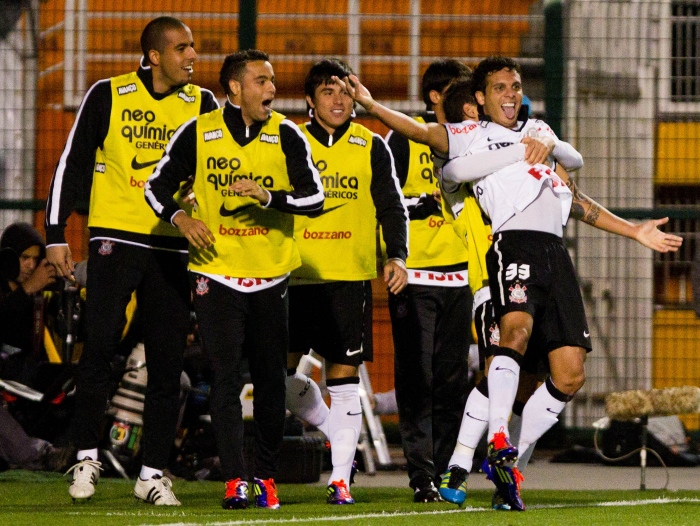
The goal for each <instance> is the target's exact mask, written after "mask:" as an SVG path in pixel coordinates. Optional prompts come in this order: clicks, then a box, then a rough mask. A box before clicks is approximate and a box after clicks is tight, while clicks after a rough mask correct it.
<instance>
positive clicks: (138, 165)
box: [131, 155, 160, 170]
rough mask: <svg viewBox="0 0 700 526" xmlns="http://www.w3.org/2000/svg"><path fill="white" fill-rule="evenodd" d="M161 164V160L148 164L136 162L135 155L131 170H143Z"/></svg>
mask: <svg viewBox="0 0 700 526" xmlns="http://www.w3.org/2000/svg"><path fill="white" fill-rule="evenodd" d="M159 162H160V159H158V160H156V161H148V162H146V163H140V162H138V161H137V160H136V156H135V155H134V158H133V159H131V169H132V170H143V169H144V168H148V167H149V166H153V165H154V164H158V163H159Z"/></svg>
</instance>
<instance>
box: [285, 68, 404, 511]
mask: <svg viewBox="0 0 700 526" xmlns="http://www.w3.org/2000/svg"><path fill="white" fill-rule="evenodd" d="M351 72H352V71H351V70H350V67H349V66H348V65H347V64H346V63H344V62H342V61H340V60H337V59H326V60H322V61H320V62H318V63H316V64H314V65H313V66H312V67H311V69H310V70H309V73H308V74H307V76H306V81H305V83H304V91H305V94H306V103H307V106H308V108H309V114H310V115H311V122H308V123H306V124H305V125H304V126H302V131H303V132H304V134H305V135H306V137H307V138H308V140H309V143H310V144H311V155H312V157H313V160H314V164H315V165H316V167H317V168H318V170H319V173H320V176H321V181H322V182H323V185H324V190H325V195H326V209H325V210H324V212H323V215H319V216H317V217H300V218H298V219H297V220H296V221H295V228H294V230H295V234H296V239H297V244H298V246H299V251H300V253H301V260H302V265H301V267H299V268H298V269H296V270H294V271H293V272H292V277H291V280H290V285H293V286H290V289H289V308H290V336H291V346H290V355H289V359H288V371H287V407H288V408H289V410H290V411H291V412H292V413H294V414H296V415H297V416H299V417H301V418H302V419H304V420H306V421H307V422H309V423H311V424H313V425H315V426H317V427H318V428H319V429H321V430H322V431H323V432H324V433H325V434H326V436H327V437H328V440H329V441H330V446H331V460H332V463H333V471H332V473H331V475H330V477H329V479H328V488H327V502H328V503H329V504H353V503H354V500H353V498H352V496H351V495H350V491H349V486H350V482H351V479H352V474H351V471H352V466H353V459H354V456H355V450H356V448H357V440H358V438H359V435H360V429H361V426H362V407H361V405H360V394H359V382H360V379H359V376H358V367H359V366H360V364H362V362H363V361H372V288H371V282H370V280H371V279H373V278H375V277H376V276H377V265H376V225H377V221H378V222H379V224H380V226H381V231H382V237H383V240H384V242H385V244H386V247H387V250H386V252H387V256H388V257H387V260H386V262H385V263H384V269H383V277H384V281H385V282H386V283H387V286H388V289H389V294H390V295H391V296H394V295H396V294H398V293H400V292H401V290H402V289H403V288H404V287H405V286H406V279H407V277H406V268H405V260H406V257H407V255H408V247H407V215H406V210H405V208H404V204H403V200H402V198H401V193H400V191H399V186H398V181H397V179H396V176H395V174H394V166H393V163H392V160H391V153H390V151H389V148H388V147H387V145H386V143H385V142H384V140H383V139H382V138H381V137H380V136H378V135H377V134H374V133H372V132H371V131H370V130H368V129H367V128H365V127H364V126H361V125H359V124H357V123H354V122H352V118H353V116H354V110H353V106H354V102H353V100H352V98H351V97H350V96H348V94H347V93H346V92H345V91H344V90H342V89H340V86H339V85H338V84H336V83H335V82H334V81H333V78H332V77H333V76H336V77H338V76H342V77H345V76H347V75H349V74H351ZM311 349H313V350H314V351H315V352H316V353H318V354H320V355H321V356H323V357H324V358H325V370H326V385H327V387H328V392H329V394H330V401H331V403H330V410H329V408H328V406H327V405H326V403H325V402H324V400H323V398H322V396H321V392H320V389H319V387H318V386H317V385H316V383H315V382H314V381H313V380H312V379H311V378H308V377H307V376H306V375H304V374H302V373H301V372H298V371H297V370H296V368H297V366H298V365H299V361H300V360H301V357H302V356H303V354H305V353H308V352H309V351H310V350H311Z"/></svg>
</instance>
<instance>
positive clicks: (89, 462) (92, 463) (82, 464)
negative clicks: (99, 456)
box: [63, 459, 103, 482]
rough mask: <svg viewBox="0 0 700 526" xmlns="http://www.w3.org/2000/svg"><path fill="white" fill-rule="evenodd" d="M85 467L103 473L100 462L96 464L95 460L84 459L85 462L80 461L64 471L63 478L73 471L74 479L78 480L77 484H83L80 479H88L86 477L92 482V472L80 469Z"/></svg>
mask: <svg viewBox="0 0 700 526" xmlns="http://www.w3.org/2000/svg"><path fill="white" fill-rule="evenodd" d="M86 466H90V467H93V468H95V469H99V470H100V471H103V469H102V467H101V466H102V462H98V461H97V460H92V459H85V460H81V461H80V462H78V463H77V464H73V465H72V466H71V467H70V468H68V471H66V472H65V473H64V475H63V476H64V477H65V476H66V475H68V473H70V472H72V471H75V474H74V477H75V478H76V479H79V480H78V481H79V482H84V481H83V480H81V479H84V478H88V477H89V478H90V479H91V481H92V471H88V470H84V469H82V468H84V467H86Z"/></svg>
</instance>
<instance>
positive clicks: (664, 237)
mask: <svg viewBox="0 0 700 526" xmlns="http://www.w3.org/2000/svg"><path fill="white" fill-rule="evenodd" d="M556 172H557V174H558V175H559V177H561V179H562V180H563V181H564V182H565V183H566V186H567V187H568V188H569V190H571V195H572V196H573V202H572V204H571V217H573V218H574V219H578V220H579V221H583V222H584V223H588V224H589V225H591V226H594V227H596V228H598V229H600V230H605V231H606V232H610V233H611V234H618V235H620V236H624V237H628V238H630V239H634V240H635V241H637V242H639V243H640V244H642V245H644V246H645V247H647V248H650V249H652V250H655V251H657V252H662V253H664V252H677V251H678V248H679V247H680V246H681V244H682V243H683V238H681V237H679V236H676V235H674V234H668V233H666V232H663V231H661V230H659V227H660V226H661V225H664V224H666V223H668V217H665V218H662V219H650V220H648V221H644V222H642V223H637V224H635V223H631V222H630V221H627V220H626V219H622V218H621V217H619V216H616V215H615V214H613V213H612V212H610V211H609V210H608V209H607V208H605V207H604V206H602V205H600V204H598V203H596V202H595V201H594V200H593V199H591V198H590V197H588V196H587V195H586V194H584V193H583V192H581V190H580V189H579V188H578V186H576V183H574V181H573V179H571V177H570V176H569V174H568V173H567V172H566V170H564V169H563V168H562V167H561V166H559V165H557V169H556Z"/></svg>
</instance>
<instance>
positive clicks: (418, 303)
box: [387, 59, 472, 502]
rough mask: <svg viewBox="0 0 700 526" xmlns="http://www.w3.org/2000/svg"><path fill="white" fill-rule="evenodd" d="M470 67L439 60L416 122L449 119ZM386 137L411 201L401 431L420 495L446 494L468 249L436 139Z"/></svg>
mask: <svg viewBox="0 0 700 526" xmlns="http://www.w3.org/2000/svg"><path fill="white" fill-rule="evenodd" d="M470 76H471V69H469V67H467V66H466V65H465V64H463V63H462V62H460V61H458V60H454V59H442V60H436V61H435V62H432V63H431V64H430V65H429V66H428V68H427V69H426V71H425V73H424V74H423V78H422V91H423V100H424V101H425V105H426V112H425V113H424V114H423V115H421V116H419V117H415V121H416V122H417V123H430V124H431V125H435V126H438V124H437V123H438V122H439V123H442V122H445V108H444V106H443V101H444V97H445V93H446V91H447V90H448V89H450V86H452V85H453V84H454V83H456V82H459V81H464V80H466V79H469V77H470ZM387 142H388V143H389V147H390V148H391V151H392V153H393V155H394V161H395V163H396V170H397V176H398V178H399V181H400V183H401V189H402V192H403V195H404V198H405V199H406V204H407V205H408V211H409V217H410V220H411V221H410V224H409V233H410V235H409V241H410V244H409V254H410V255H409V258H408V260H407V262H406V265H407V267H408V269H409V273H408V282H409V284H408V286H407V287H406V289H405V290H404V291H403V292H402V293H401V294H399V295H398V296H390V297H389V313H390V316H391V327H392V335H393V341H394V383H395V387H396V401H397V405H398V412H399V431H400V433H401V442H402V445H403V451H404V456H405V457H406V460H407V465H408V477H409V486H410V487H411V488H412V489H413V492H414V493H413V499H414V501H415V502H434V501H437V500H439V499H440V496H439V494H438V490H437V487H436V484H437V485H439V482H440V475H441V474H442V473H444V472H445V471H446V470H447V462H448V460H449V458H450V455H451V453H452V451H453V449H454V446H455V441H456V439H457V431H458V429H459V425H460V421H461V418H462V409H463V408H464V402H465V400H466V397H467V390H468V380H469V375H468V355H469V331H467V330H465V327H469V323H470V317H471V301H472V298H471V294H470V292H469V286H468V285H469V282H468V273H467V251H466V249H465V248H464V246H463V245H462V244H460V243H455V237H454V230H453V228H452V225H451V224H450V223H448V222H446V221H445V220H444V219H443V217H442V211H441V209H440V205H439V201H440V190H439V183H438V177H437V175H436V174H435V171H434V167H433V161H434V159H433V153H434V152H432V151H431V148H430V146H427V145H425V144H420V143H417V142H414V141H411V140H409V139H408V138H407V137H406V136H404V135H401V134H400V133H396V132H394V131H390V132H389V134H388V135H387Z"/></svg>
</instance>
